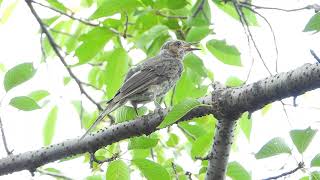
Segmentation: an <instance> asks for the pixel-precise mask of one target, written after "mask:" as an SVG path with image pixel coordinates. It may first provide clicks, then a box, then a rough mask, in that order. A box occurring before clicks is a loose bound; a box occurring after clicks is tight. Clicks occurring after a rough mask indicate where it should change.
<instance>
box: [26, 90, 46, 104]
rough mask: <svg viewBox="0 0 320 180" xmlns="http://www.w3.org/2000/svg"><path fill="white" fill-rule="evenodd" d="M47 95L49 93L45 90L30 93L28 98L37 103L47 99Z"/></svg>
mask: <svg viewBox="0 0 320 180" xmlns="http://www.w3.org/2000/svg"><path fill="white" fill-rule="evenodd" d="M48 95H49V92H48V91H46V90H37V91H33V92H31V93H30V94H29V95H28V97H30V98H32V99H33V100H35V101H37V102H39V101H40V100H41V99H43V98H45V97H47V96H48Z"/></svg>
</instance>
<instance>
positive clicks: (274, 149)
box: [255, 137, 291, 159]
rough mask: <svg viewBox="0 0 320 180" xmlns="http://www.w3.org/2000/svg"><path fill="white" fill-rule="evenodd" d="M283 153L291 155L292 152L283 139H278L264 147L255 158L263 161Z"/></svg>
mask: <svg viewBox="0 0 320 180" xmlns="http://www.w3.org/2000/svg"><path fill="white" fill-rule="evenodd" d="M283 153H288V154H291V150H290V148H289V146H288V145H287V144H286V142H285V141H284V140H283V139H282V138H280V137H276V138H273V139H271V140H270V141H269V142H267V143H266V144H265V145H263V146H262V148H261V149H260V150H259V152H258V153H256V154H255V157H256V159H263V158H267V157H271V156H275V155H278V154H283Z"/></svg>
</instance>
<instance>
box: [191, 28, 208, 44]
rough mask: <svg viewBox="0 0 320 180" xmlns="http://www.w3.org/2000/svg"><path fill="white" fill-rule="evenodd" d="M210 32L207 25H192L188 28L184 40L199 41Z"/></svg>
mask: <svg viewBox="0 0 320 180" xmlns="http://www.w3.org/2000/svg"><path fill="white" fill-rule="evenodd" d="M209 33H210V29H209V27H208V26H200V27H197V26H194V27H192V28H191V29H190V31H189V32H188V34H187V37H186V41H188V42H199V41H201V40H202V39H203V38H205V37H206V36H207V35H208V34H209Z"/></svg>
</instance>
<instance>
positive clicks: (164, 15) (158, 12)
mask: <svg viewBox="0 0 320 180" xmlns="http://www.w3.org/2000/svg"><path fill="white" fill-rule="evenodd" d="M155 14H156V15H158V16H162V17H165V18H168V19H188V17H187V16H175V15H166V14H163V13H162V12H161V11H159V10H158V11H156V12H155Z"/></svg>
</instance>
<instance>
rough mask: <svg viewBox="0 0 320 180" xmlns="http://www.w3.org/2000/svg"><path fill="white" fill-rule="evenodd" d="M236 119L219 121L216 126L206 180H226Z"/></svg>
mask: <svg viewBox="0 0 320 180" xmlns="http://www.w3.org/2000/svg"><path fill="white" fill-rule="evenodd" d="M236 122H237V121H236V119H225V120H219V121H218V124H217V125H216V133H215V136H214V143H213V145H212V150H211V152H210V154H209V156H208V161H209V164H208V167H207V174H206V180H212V179H216V180H220V179H225V172H226V167H227V164H228V159H229V153H230V149H231V145H232V141H233V136H234V133H233V131H234V128H235V125H236Z"/></svg>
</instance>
